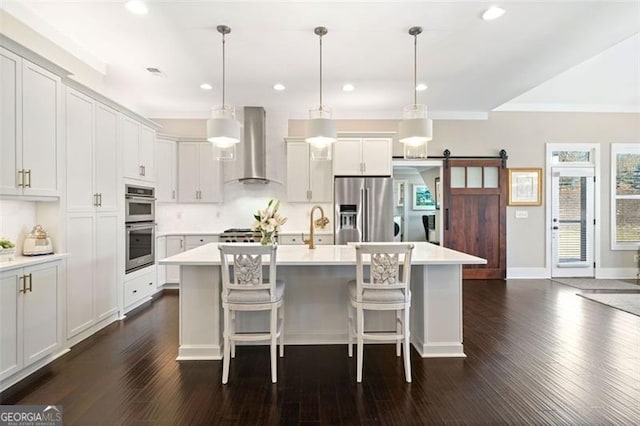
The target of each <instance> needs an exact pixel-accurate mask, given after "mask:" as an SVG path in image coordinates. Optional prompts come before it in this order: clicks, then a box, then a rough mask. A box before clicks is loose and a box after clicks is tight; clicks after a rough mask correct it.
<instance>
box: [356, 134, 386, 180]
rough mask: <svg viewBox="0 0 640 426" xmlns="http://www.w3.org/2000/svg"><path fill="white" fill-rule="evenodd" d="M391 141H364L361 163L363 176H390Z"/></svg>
mask: <svg viewBox="0 0 640 426" xmlns="http://www.w3.org/2000/svg"><path fill="white" fill-rule="evenodd" d="M391 156H392V155H391V139H364V140H363V141H362V162H363V163H364V170H363V172H364V174H365V175H369V176H391Z"/></svg>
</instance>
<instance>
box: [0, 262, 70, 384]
mask: <svg viewBox="0 0 640 426" xmlns="http://www.w3.org/2000/svg"><path fill="white" fill-rule="evenodd" d="M62 274H63V262H62V261H60V260H57V261H51V262H47V263H42V264H39V265H35V266H29V267H24V268H18V269H11V270H9V271H4V272H0V308H1V310H0V381H4V380H5V379H6V378H8V377H10V376H12V375H14V374H16V373H18V372H19V371H20V370H22V369H24V368H26V367H28V366H30V365H31V364H33V363H35V362H36V361H39V360H42V359H43V358H45V357H46V356H47V355H51V354H53V353H54V352H55V351H56V350H58V349H59V348H60V347H61V341H62V340H61V334H62V329H61V328H62V327H61V324H62V323H61V316H62V315H61V310H60V308H61V303H60V299H61V294H62V288H61V286H62V285H63V278H62ZM5 387H6V386H5V384H2V386H1V387H0V390H2V389H4V388H5Z"/></svg>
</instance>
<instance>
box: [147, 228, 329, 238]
mask: <svg viewBox="0 0 640 426" xmlns="http://www.w3.org/2000/svg"><path fill="white" fill-rule="evenodd" d="M222 232H223V231H217V232H198V231H184V232H180V231H167V232H157V233H156V237H173V236H182V235H184V236H192V235H207V236H209V235H220V234H222ZM302 233H304V234H305V235H309V228H305V229H304V230H300V231H297V232H295V231H288V230H287V232H280V233H279V234H278V235H293V236H297V235H300V234H302ZM313 233H314V234H315V235H322V236H325V235H333V231H326V230H317V229H315V230H314V231H313Z"/></svg>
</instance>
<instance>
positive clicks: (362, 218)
mask: <svg viewBox="0 0 640 426" xmlns="http://www.w3.org/2000/svg"><path fill="white" fill-rule="evenodd" d="M366 214H367V212H366V207H365V204H364V188H360V241H361V242H364V241H366V239H365V233H364V227H365V223H366V220H367V219H366V218H367V216H366Z"/></svg>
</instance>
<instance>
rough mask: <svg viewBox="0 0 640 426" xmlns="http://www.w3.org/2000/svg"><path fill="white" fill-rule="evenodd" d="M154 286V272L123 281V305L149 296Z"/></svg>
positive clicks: (128, 304)
mask: <svg viewBox="0 0 640 426" xmlns="http://www.w3.org/2000/svg"><path fill="white" fill-rule="evenodd" d="M155 287H156V283H155V274H146V275H142V276H140V277H138V278H134V279H132V280H131V281H127V282H125V283H124V306H125V307H127V306H130V305H132V304H134V303H135V302H137V301H139V300H141V299H143V298H145V297H148V296H150V295H151V294H152V293H153V292H154V290H155Z"/></svg>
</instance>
